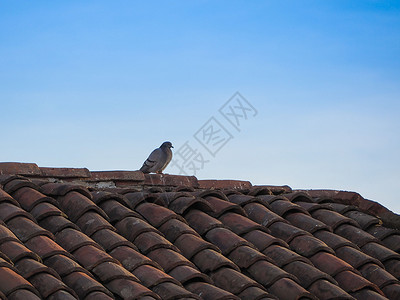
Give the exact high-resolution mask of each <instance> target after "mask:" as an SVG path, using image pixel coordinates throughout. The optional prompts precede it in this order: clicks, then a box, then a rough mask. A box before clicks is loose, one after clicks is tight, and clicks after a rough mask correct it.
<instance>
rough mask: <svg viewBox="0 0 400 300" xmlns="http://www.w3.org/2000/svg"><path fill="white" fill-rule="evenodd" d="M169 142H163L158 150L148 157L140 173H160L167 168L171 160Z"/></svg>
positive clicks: (170, 145)
mask: <svg viewBox="0 0 400 300" xmlns="http://www.w3.org/2000/svg"><path fill="white" fill-rule="evenodd" d="M171 148H174V147H173V146H172V144H171V142H164V143H162V145H161V146H160V148H157V149H155V150H154V151H153V152H151V154H150V156H149V157H148V158H147V159H146V161H145V162H144V163H143V166H142V167H141V168H140V171H142V172H143V173H160V174H162V171H163V170H164V169H165V168H166V167H167V165H168V164H169V162H170V161H171V159H172V151H171Z"/></svg>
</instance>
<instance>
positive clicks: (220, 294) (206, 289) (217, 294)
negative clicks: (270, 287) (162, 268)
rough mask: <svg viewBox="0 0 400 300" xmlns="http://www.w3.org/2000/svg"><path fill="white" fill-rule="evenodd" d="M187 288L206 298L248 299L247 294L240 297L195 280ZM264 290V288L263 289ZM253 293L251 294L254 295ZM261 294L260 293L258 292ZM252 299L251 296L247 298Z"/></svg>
mask: <svg viewBox="0 0 400 300" xmlns="http://www.w3.org/2000/svg"><path fill="white" fill-rule="evenodd" d="M185 287H186V289H187V290H189V291H191V292H192V293H194V294H196V295H198V296H201V298H202V299H205V300H239V299H246V297H245V296H241V297H240V298H239V297H237V296H234V295H233V294H231V293H229V292H228V291H225V290H223V289H220V288H218V287H216V286H214V285H211V284H208V283H204V282H193V283H189V284H187V285H185ZM261 291H263V290H261ZM253 295H254V293H253V294H251V295H250V296H253ZM257 295H259V294H257ZM261 295H263V296H265V295H266V292H264V291H263V293H261ZM247 299H249V300H250V298H247ZM251 299H254V300H257V298H256V297H254V298H251Z"/></svg>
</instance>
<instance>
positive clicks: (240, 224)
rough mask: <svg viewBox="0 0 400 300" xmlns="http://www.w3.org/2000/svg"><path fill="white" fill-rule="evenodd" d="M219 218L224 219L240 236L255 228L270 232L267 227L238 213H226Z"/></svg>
mask: <svg viewBox="0 0 400 300" xmlns="http://www.w3.org/2000/svg"><path fill="white" fill-rule="evenodd" d="M219 220H220V221H222V223H223V224H224V225H225V226H227V227H228V228H229V229H230V230H232V231H233V232H234V233H236V234H237V235H240V236H242V235H244V234H246V233H249V232H251V231H254V230H258V231H264V232H266V233H269V232H270V231H269V230H268V229H267V228H266V227H264V226H262V225H260V224H258V223H256V222H254V221H252V220H250V219H249V218H246V217H244V216H242V215H239V214H237V213H231V212H228V213H225V214H223V215H222V216H220V217H219Z"/></svg>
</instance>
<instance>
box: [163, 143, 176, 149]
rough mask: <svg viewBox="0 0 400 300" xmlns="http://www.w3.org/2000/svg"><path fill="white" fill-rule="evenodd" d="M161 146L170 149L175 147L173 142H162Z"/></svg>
mask: <svg viewBox="0 0 400 300" xmlns="http://www.w3.org/2000/svg"><path fill="white" fill-rule="evenodd" d="M160 148H167V149H169V148H174V146H172V143H171V142H164V143H162V145H161V147H160Z"/></svg>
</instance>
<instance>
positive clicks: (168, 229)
mask: <svg viewBox="0 0 400 300" xmlns="http://www.w3.org/2000/svg"><path fill="white" fill-rule="evenodd" d="M158 229H159V230H160V231H161V232H162V233H163V234H164V236H165V237H166V238H167V240H169V241H170V242H171V243H174V242H175V241H176V239H177V238H178V237H180V236H181V235H183V234H193V235H195V236H198V237H200V235H199V234H198V233H197V232H196V231H195V230H194V229H193V228H191V227H190V226H189V225H188V224H187V223H186V222H185V223H184V222H181V221H180V220H177V219H171V220H168V221H167V222H165V223H164V224H163V225H161V226H160V227H159V228H158Z"/></svg>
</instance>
